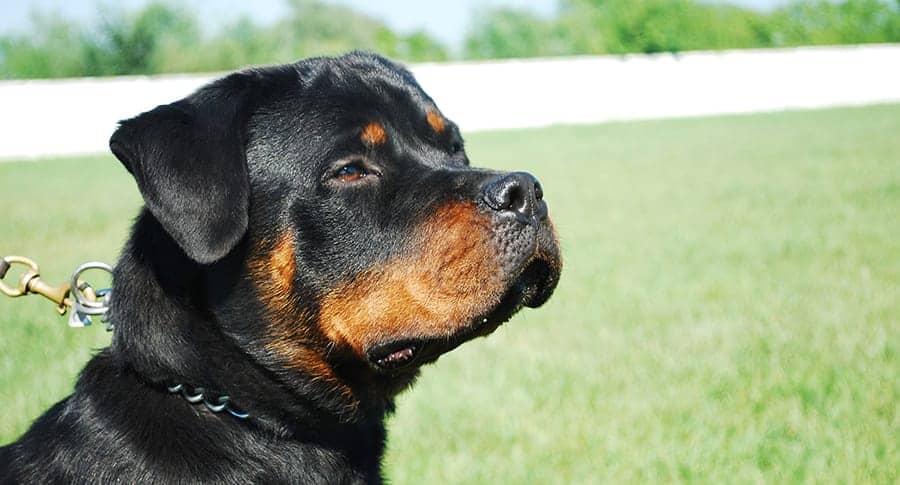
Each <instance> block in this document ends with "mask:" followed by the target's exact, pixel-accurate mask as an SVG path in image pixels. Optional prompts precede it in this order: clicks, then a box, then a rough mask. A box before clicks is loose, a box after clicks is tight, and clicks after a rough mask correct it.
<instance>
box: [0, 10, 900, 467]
mask: <svg viewBox="0 0 900 485" xmlns="http://www.w3.org/2000/svg"><path fill="white" fill-rule="evenodd" d="M0 12H2V14H0V207H4V208H5V210H4V211H3V212H2V213H0V229H2V231H0V255H9V254H23V255H27V256H30V257H33V258H34V259H36V260H38V262H40V263H41V269H42V271H41V274H42V276H44V278H45V279H47V280H49V281H51V282H61V281H63V280H64V279H66V278H68V276H69V274H70V273H71V271H72V270H73V269H74V268H75V266H76V265H78V264H79V263H81V262H83V261H86V260H94V259H99V260H105V261H108V262H114V261H115V259H116V257H117V255H118V254H119V251H120V248H121V247H122V244H123V243H124V241H125V239H126V237H127V234H128V228H129V226H130V221H131V220H132V219H133V217H134V216H135V215H136V214H137V211H138V210H139V207H140V205H141V199H140V195H139V194H138V192H137V190H136V188H135V186H134V182H133V180H132V179H131V178H130V176H129V175H128V174H127V173H126V171H125V170H124V169H123V168H122V167H121V165H120V164H119V163H118V162H117V161H116V160H115V159H114V158H113V157H112V156H111V155H110V154H108V152H107V149H106V143H107V139H108V137H109V135H110V134H111V133H112V130H113V129H114V127H115V123H116V121H117V120H119V119H122V118H126V117H130V116H134V115H136V114H137V113H139V112H141V111H145V110H148V109H151V108H152V107H154V106H156V105H157V104H161V103H166V102H171V101H174V100H176V99H178V98H180V97H182V96H185V95H187V94H188V93H190V92H191V91H192V90H193V89H196V88H197V87H198V86H200V85H202V84H203V83H205V82H208V81H210V80H211V79H214V78H215V77H216V76H217V75H219V74H217V73H221V72H223V71H229V70H232V69H238V68H242V67H245V66H251V65H260V64H272V63H284V62H293V61H295V60H297V59H299V58H302V57H307V56H314V55H332V54H339V53H343V52H346V51H348V50H351V49H366V50H372V51H376V52H379V53H381V54H384V55H386V56H389V57H392V58H394V59H397V60H400V61H402V62H404V63H408V64H409V66H410V68H411V70H412V72H413V73H414V74H415V75H416V77H417V78H418V79H419V81H420V83H421V84H422V85H423V87H424V88H425V90H426V91H428V92H429V93H430V94H431V95H432V97H433V98H434V99H435V101H436V102H437V104H438V106H440V108H441V110H442V112H444V113H445V114H446V115H447V116H448V117H450V118H452V119H454V120H455V121H457V122H458V123H459V124H460V126H461V128H462V130H463V132H464V134H465V137H466V146H467V151H468V153H469V155H470V158H471V159H472V161H473V164H474V165H478V166H487V167H491V168H496V169H503V170H526V171H530V172H532V173H534V174H535V175H536V176H537V177H538V178H539V179H540V180H541V182H542V186H543V187H544V191H545V198H546V199H547V200H548V203H549V207H550V213H551V216H552V218H553V219H554V221H555V224H556V226H557V228H558V230H559V233H560V238H561V241H562V245H563V255H564V259H565V267H564V271H563V277H562V281H561V283H560V286H559V288H558V290H557V292H556V295H555V296H554V297H553V299H551V300H550V302H549V303H548V304H547V305H545V306H544V307H542V308H540V309H537V310H526V311H524V312H523V313H521V314H520V315H519V316H517V317H516V318H514V319H513V320H512V321H511V322H509V323H507V324H506V325H504V326H503V327H502V328H500V329H499V330H498V331H497V332H496V333H495V334H494V335H492V336H491V337H489V338H487V339H481V340H479V341H476V342H472V343H470V344H467V345H465V346H463V347H461V348H460V349H457V350H456V351H454V352H452V353H450V354H448V355H446V356H445V357H442V358H441V360H440V361H439V362H437V363H436V364H435V365H432V366H430V367H429V368H427V369H425V371H424V372H423V376H422V378H421V379H420V381H419V383H418V384H417V385H416V386H415V387H414V388H413V389H412V390H411V391H409V392H406V393H405V394H403V395H401V397H400V398H399V402H398V410H397V414H396V415H395V416H393V417H392V418H391V419H390V422H389V426H390V439H389V450H388V455H387V458H386V467H385V471H386V475H387V477H388V478H389V479H390V480H391V481H392V482H393V483H566V484H568V483H608V482H613V483H620V482H624V483H646V482H664V483H670V482H701V483H732V482H739V483H745V482H751V483H786V482H789V483H801V482H802V483H806V482H841V483H844V482H850V483H857V482H860V483H897V481H898V479H900V477H898V470H900V449H898V447H900V438H898V437H900V413H898V402H900V378H898V375H900V361H898V352H900V217H898V214H900V136H898V133H900V0H891V1H887V0H884V1H882V0H845V1H799V0H784V1H779V0H742V1H712V0H710V1H694V0H532V1H529V0H506V1H501V0H494V1H489V2H483V1H482V2H475V1H472V0H463V1H457V2H415V1H403V0H393V1H383V2H364V1H362V0H348V1H341V2H338V1H329V2H322V1H307V0H284V1H282V0H259V1H255V2H241V1H237V0H225V1H213V0H200V1H193V2H184V3H179V2H175V1H167V2H150V1H140V0H122V1H119V2H106V3H102V2H101V3H97V2H95V1H93V0H86V1H82V0H69V1H62V0H58V1H50V0H45V1H20V2H11V1H8V0H0ZM7 279H9V278H7ZM64 322H65V319H64V318H61V317H59V316H58V315H56V313H55V312H54V311H53V306H52V304H50V303H48V302H46V301H44V300H42V299H41V298H40V297H37V296H31V297H27V298H21V299H18V300H10V299H7V298H5V297H0V402H2V403H3V408H4V412H3V413H0V444H5V443H8V442H11V441H12V440H14V439H15V438H16V437H17V436H19V435H20V434H21V433H23V432H24V431H25V430H26V429H27V427H28V426H29V424H30V423H31V422H32V421H33V420H34V419H35V418H36V417H38V416H39V415H40V414H41V413H42V412H43V411H44V410H46V409H47V408H48V407H49V406H50V405H51V404H52V403H54V402H56V401H58V400H59V399H61V398H63V397H64V396H65V395H67V394H68V393H70V392H71V390H72V386H73V383H74V381H75V379H76V376H77V373H78V372H79V370H80V369H81V368H82V366H83V365H84V363H85V362H86V361H87V359H89V358H90V356H91V355H92V354H93V353H95V352H96V350H97V349H99V348H102V347H104V346H106V345H108V342H109V334H107V333H105V332H104V331H103V330H102V325H98V326H96V328H87V329H81V330H74V329H68V328H66V325H65V323H64Z"/></svg>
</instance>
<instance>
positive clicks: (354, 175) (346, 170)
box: [334, 161, 369, 182]
mask: <svg viewBox="0 0 900 485" xmlns="http://www.w3.org/2000/svg"><path fill="white" fill-rule="evenodd" d="M368 175H369V172H368V171H366V169H365V167H363V166H362V162H359V161H355V162H350V163H348V164H347V165H344V166H343V167H341V168H339V169H337V171H336V172H335V173H334V177H335V178H337V179H338V180H340V181H341V182H356V181H357V180H360V179H362V178H364V177H366V176H368Z"/></svg>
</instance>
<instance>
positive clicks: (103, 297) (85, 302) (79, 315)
mask: <svg viewBox="0 0 900 485" xmlns="http://www.w3.org/2000/svg"><path fill="white" fill-rule="evenodd" d="M14 265H20V266H24V267H25V271H24V272H23V273H22V276H20V277H19V281H18V283H17V285H16V287H14V288H13V287H10V286H7V285H6V283H4V282H3V278H5V277H6V274H7V272H8V271H9V269H10V268H12V267H13V266H14ZM89 270H101V271H105V272H107V273H110V274H112V267H111V266H110V265H108V264H106V263H101V262H99V261H91V262H88V263H84V264H82V265H81V266H79V267H77V268H75V271H74V272H73V273H72V278H70V280H69V281H67V282H65V283H62V284H59V285H56V286H53V285H50V284H49V283H47V282H46V281H44V280H43V279H42V278H41V274H40V273H41V271H40V268H39V267H38V264H37V263H36V262H34V260H32V259H29V258H26V257H24V256H6V257H3V258H0V292H2V293H3V294H5V295H6V296H10V297H18V296H25V295H29V294H38V295H41V296H43V297H45V298H47V299H49V300H50V301H52V302H54V303H56V311H57V312H59V314H60V315H65V314H66V312H67V311H68V310H69V309H70V308H71V309H72V313H70V314H69V319H68V321H69V326H70V327H86V326H88V325H90V324H91V323H92V320H91V317H93V316H97V315H105V314H106V312H107V311H109V304H110V299H111V297H112V290H111V289H110V288H103V289H100V290H95V289H94V288H93V287H92V286H91V285H90V284H88V283H87V282H85V281H84V280H82V279H81V276H82V274H83V273H85V272H86V271H89ZM101 321H102V322H105V323H106V330H107V331H110V330H112V329H113V325H112V324H111V323H109V322H108V321H107V320H106V318H102V319H101Z"/></svg>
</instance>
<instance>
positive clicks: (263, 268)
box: [249, 232, 352, 397]
mask: <svg viewBox="0 0 900 485" xmlns="http://www.w3.org/2000/svg"><path fill="white" fill-rule="evenodd" d="M294 246H295V241H294V236H293V234H292V233H290V232H284V233H283V234H281V235H280V236H279V237H278V239H277V240H276V241H275V243H274V245H272V247H271V249H268V248H258V251H257V252H258V253H259V254H262V255H263V257H261V258H254V259H251V260H250V263H249V270H250V277H251V279H252V280H253V282H254V284H255V285H256V287H257V290H258V292H259V297H260V299H261V300H262V302H263V305H264V306H265V308H266V318H267V320H268V326H269V338H270V340H269V342H268V343H267V345H266V348H267V349H268V350H269V351H270V352H272V353H273V354H275V355H278V356H279V357H280V358H281V359H282V360H283V361H284V362H285V364H286V365H287V366H289V367H291V368H294V369H297V370H300V371H302V372H305V373H306V374H307V375H309V376H311V377H312V379H313V380H314V381H321V382H326V383H330V384H331V385H332V386H333V388H334V389H335V390H337V391H338V392H340V393H342V394H344V395H347V396H351V397H352V393H351V391H350V389H349V388H348V387H347V386H346V385H345V384H343V383H342V381H341V380H340V379H338V378H337V376H335V374H334V371H333V370H332V368H331V366H329V365H328V363H327V362H325V360H324V357H323V356H322V355H321V353H320V352H319V351H317V350H316V349H317V346H315V345H311V343H312V342H313V341H314V339H315V338H316V337H315V336H314V335H312V332H311V331H310V329H309V328H308V326H307V325H308V323H307V322H311V321H313V320H312V318H310V317H309V315H304V312H303V311H302V310H301V308H300V305H299V302H298V301H297V297H296V294H295V292H294V276H295V273H296V262H295V255H294Z"/></svg>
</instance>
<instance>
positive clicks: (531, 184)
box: [483, 172, 547, 224]
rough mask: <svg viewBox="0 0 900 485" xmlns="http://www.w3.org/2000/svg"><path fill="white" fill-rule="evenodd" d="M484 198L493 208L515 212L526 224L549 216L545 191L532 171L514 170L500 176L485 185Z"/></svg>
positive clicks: (498, 210) (499, 210) (517, 217)
mask: <svg viewBox="0 0 900 485" xmlns="http://www.w3.org/2000/svg"><path fill="white" fill-rule="evenodd" d="M483 198H484V202H485V203H486V204H487V205H488V206H489V207H490V208H491V209H494V210H495V211H497V212H508V213H512V214H515V216H516V219H518V220H520V221H522V222H524V223H526V224H530V223H531V222H532V221H534V220H538V221H541V220H544V219H546V218H547V203H546V202H544V200H543V199H544V191H543V189H542V188H541V184H540V182H538V181H537V179H536V178H534V175H531V174H530V173H526V172H513V173H509V174H504V175H500V176H498V177H497V178H495V179H493V180H491V181H489V182H488V183H487V184H486V185H485V186H484V191H483Z"/></svg>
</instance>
